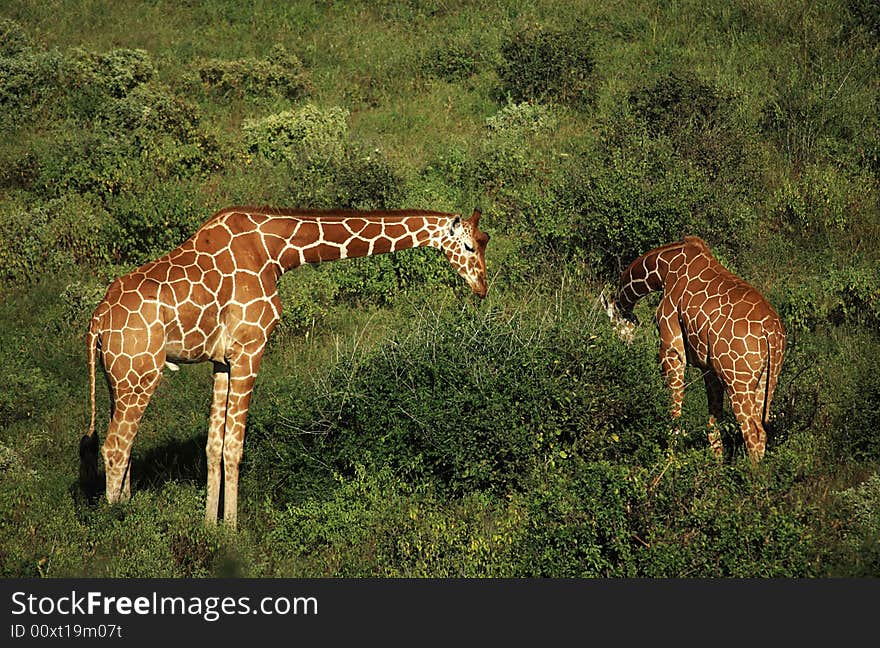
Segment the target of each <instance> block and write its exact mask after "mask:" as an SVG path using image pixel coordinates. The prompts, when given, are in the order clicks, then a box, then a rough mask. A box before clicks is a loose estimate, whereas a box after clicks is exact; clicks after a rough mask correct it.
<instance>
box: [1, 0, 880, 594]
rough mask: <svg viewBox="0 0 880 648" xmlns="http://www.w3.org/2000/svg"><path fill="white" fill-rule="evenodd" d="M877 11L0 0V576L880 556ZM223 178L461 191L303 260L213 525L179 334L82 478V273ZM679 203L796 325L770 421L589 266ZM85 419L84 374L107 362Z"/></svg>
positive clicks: (295, 190) (874, 561)
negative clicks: (175, 360)
mask: <svg viewBox="0 0 880 648" xmlns="http://www.w3.org/2000/svg"><path fill="white" fill-rule="evenodd" d="M878 116H880V11H878V9H877V5H876V3H874V2H869V1H868V0H836V1H833V2H821V3H816V2H807V1H796V2H782V1H768V2H763V3H755V2H744V1H743V2H734V3H729V2H723V3H722V2H714V1H711V0H710V1H709V2H706V1H703V2H691V1H687V2H677V3H650V2H640V1H637V0H636V1H627V2H570V3H565V4H564V5H560V3H557V2H528V3H525V2H514V1H504V0H477V1H472V2H465V1H464V0H461V1H456V0H450V1H447V2H443V1H435V2H431V1H427V0H425V1H420V0H385V1H383V2H348V3H331V2H292V3H290V2H288V3H282V2H269V1H268V0H265V1H256V2H252V3H248V4H247V6H246V7H245V6H243V5H241V3H234V2H226V1H221V0H215V1H213V2H199V3H186V2H184V3H181V2H163V1H159V0H156V1H152V2H141V3H125V5H124V6H123V5H121V4H120V3H113V2H106V1H99V0H82V1H80V2H75V3H70V2H68V3H47V2H15V3H12V2H0V350H2V354H3V357H4V358H5V363H6V365H5V370H4V371H3V372H0V575H2V576H5V577H25V576H28V577H29V576H48V577H58V576H172V577H204V576H218V575H237V576H258V577H263V576H429V577H434V576H648V577H653V576H673V577H684V576H701V577H719V576H758V577H765V576H766V577H771V576H804V577H826V576H839V575H844V576H878V575H880V470H878V467H880V337H878V334H880V288H878V286H880V245H878V242H880V193H878V191H880V187H878V181H880V128H878V126H880V124H878V121H880V117H878ZM230 204H271V205H276V206H286V207H352V208H362V209H373V208H402V207H407V208H423V209H436V210H444V211H462V212H466V213H470V210H472V209H473V207H474V206H480V207H481V208H482V210H483V214H484V216H483V220H482V222H481V227H483V228H484V229H485V230H486V231H488V232H489V233H490V234H491V237H492V240H491V243H490V244H489V247H488V250H487V255H486V256H487V264H488V270H489V275H490V282H491V285H490V293H489V296H488V298H487V299H486V300H485V301H483V302H480V303H478V302H477V301H476V300H475V299H474V298H473V297H471V296H470V295H469V290H468V289H467V287H466V286H465V285H464V284H463V282H461V281H460V279H459V278H458V277H456V276H455V275H454V273H453V271H452V270H451V269H450V268H449V267H448V264H447V263H446V262H445V260H444V259H443V258H442V256H441V255H439V254H436V253H435V251H433V250H413V251H406V252H401V253H399V254H395V255H385V256H380V257H373V258H368V259H357V260H349V261H343V262H338V263H328V264H324V265H320V266H310V267H303V268H299V269H297V270H295V271H293V272H291V273H289V274H288V275H286V276H285V277H284V278H283V280H282V282H281V296H282V300H283V303H284V317H283V320H282V322H281V324H280V326H279V327H278V329H276V332H275V334H274V337H273V339H272V340H271V342H270V346H269V350H268V352H267V356H266V359H265V361H264V362H263V366H262V369H261V373H260V376H259V378H258V381H257V387H256V393H255V396H254V400H253V403H252V407H251V411H250V417H249V421H248V433H247V439H246V445H245V453H244V461H243V464H242V476H241V492H240V495H239V533H238V534H237V535H234V536H233V535H229V534H226V533H224V532H223V530H222V529H214V530H207V529H205V528H204V527H203V523H202V520H203V508H204V495H205V478H206V469H205V458H204V445H205V440H206V433H207V419H208V409H209V403H210V392H211V388H210V384H211V378H210V368H209V367H208V366H207V365H196V366H188V367H183V368H182V369H181V371H179V372H177V373H174V374H168V375H166V376H165V377H164V378H163V381H162V384H161V385H160V387H159V389H158V391H157V393H156V395H155V396H154V397H153V400H152V402H151V404H150V407H149V408H148V410H147V413H146V415H145V417H144V419H143V423H142V426H141V429H140V432H139V434H138V438H137V440H136V443H135V446H134V452H133V460H132V463H133V468H132V470H133V477H132V491H133V497H132V500H131V501H130V502H129V503H127V504H125V505H121V506H114V507H110V506H108V505H107V504H106V503H105V502H102V501H98V502H90V501H87V499H86V498H84V496H83V495H82V494H81V493H80V491H79V488H78V485H77V476H78V454H77V448H78V442H79V438H80V436H81V435H82V434H83V433H84V431H85V430H86V429H87V427H88V419H89V407H88V374H87V367H86V348H85V340H84V337H85V336H84V333H85V327H86V323H87V321H88V318H89V316H90V314H91V311H92V309H93V308H94V306H95V304H96V303H97V301H98V300H99V299H100V297H101V295H102V293H103V290H104V288H105V286H106V285H107V283H108V282H109V281H110V280H111V279H112V278H113V277H115V276H117V275H119V274H122V273H124V272H126V271H128V270H130V269H132V268H133V267H135V266H137V265H138V264H140V263H142V262H144V261H146V260H149V259H151V258H154V257H156V256H158V255H159V254H161V253H163V252H165V251H167V250H169V249H171V248H172V247H174V246H175V245H177V244H178V243H179V242H181V241H182V240H184V239H185V238H186V237H188V236H189V235H190V234H191V233H192V232H193V231H194V230H195V229H196V228H197V227H198V226H199V225H200V224H201V223H202V222H203V221H204V220H205V219H207V218H208V217H209V216H210V215H211V214H212V213H213V212H214V211H216V210H218V209H220V208H222V207H225V206H227V205H230ZM684 234H695V235H699V236H701V237H703V238H704V239H705V240H706V241H707V242H708V243H709V245H710V246H711V247H712V248H713V250H714V251H715V253H716V255H717V256H718V257H719V258H720V259H722V260H723V261H724V263H725V264H726V265H727V266H728V267H730V268H731V269H732V270H734V271H735V272H737V273H738V274H740V275H741V276H742V277H744V278H745V279H747V280H748V281H750V282H751V283H753V284H754V285H755V286H756V287H758V288H759V289H760V290H761V291H762V292H763V293H764V294H765V296H766V297H767V298H768V299H769V300H770V301H771V302H772V303H773V304H774V306H775V307H776V308H777V310H778V311H779V312H780V314H781V316H782V317H783V319H784V322H785V325H786V327H787V329H788V332H789V348H788V353H787V358H786V361H785V366H784V369H783V373H782V376H781V379H780V386H779V388H778V390H777V396H776V400H775V402H774V404H773V412H774V414H775V419H774V422H773V425H772V430H771V438H770V442H769V447H768V453H767V456H766V458H765V460H764V461H763V462H762V463H761V464H760V466H758V467H757V468H752V467H751V465H750V463H749V461H748V458H747V457H746V456H745V453H744V450H743V447H742V441H741V439H740V438H739V433H738V431H737V429H736V425H735V423H734V421H733V418H732V416H731V415H730V413H729V412H728V413H727V414H726V415H725V420H724V421H723V428H724V442H725V454H726V458H725V462H724V464H723V465H718V464H717V463H716V462H715V461H714V459H713V457H712V456H711V453H710V451H709V450H708V444H707V442H706V438H705V419H706V415H707V412H706V404H705V395H704V394H703V390H702V384H701V382H702V381H700V379H699V378H700V376H699V373H698V372H696V371H695V370H689V373H688V376H687V380H688V381H691V382H692V383H694V384H692V385H691V386H689V387H688V389H687V390H686V393H685V414H684V416H683V422H682V425H681V427H682V428H683V429H684V434H683V435H682V436H681V437H677V438H675V439H673V438H672V437H671V436H670V428H671V422H670V420H669V418H668V414H667V410H668V400H669V397H668V394H667V392H666V390H665V388H664V385H663V381H662V378H661V376H660V372H659V366H658V363H657V345H658V340H657V336H656V333H655V332H654V330H653V328H652V327H651V326H650V325H649V324H647V323H648V322H650V321H651V317H652V309H653V307H654V305H655V304H656V302H657V299H656V297H654V298H649V299H646V300H644V303H642V304H640V306H639V307H638V310H637V312H638V314H639V315H640V319H641V320H642V321H643V322H645V323H646V324H644V325H643V326H642V327H641V328H640V329H639V331H638V333H637V335H636V340H635V342H634V343H633V344H632V345H625V344H623V343H622V342H620V340H619V339H617V338H616V336H614V334H613V332H612V331H611V329H610V326H609V324H608V322H607V318H606V317H605V316H604V313H603V312H602V311H601V309H600V307H599V303H598V295H599V293H600V292H601V290H602V288H603V287H604V286H606V285H608V284H612V283H614V282H616V279H617V276H618V273H619V272H620V270H621V268H622V267H625V265H626V264H627V263H628V262H629V261H630V260H632V259H633V258H634V257H635V256H637V255H638V254H640V253H642V252H644V251H646V250H648V249H650V248H651V247H654V246H656V245H659V244H662V243H666V242H669V241H672V240H675V239H678V238H680V237H681V236H682V235H684ZM98 406H99V417H98V426H99V430H101V431H103V429H104V428H105V426H106V423H107V412H108V407H109V403H108V398H107V394H106V390H105V389H104V385H103V384H100V383H99V385H98Z"/></svg>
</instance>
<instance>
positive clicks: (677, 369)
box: [660, 347, 685, 436]
mask: <svg viewBox="0 0 880 648" xmlns="http://www.w3.org/2000/svg"><path fill="white" fill-rule="evenodd" d="M660 368H661V370H662V371H663V378H664V380H665V381H666V386H667V388H668V389H669V392H670V398H671V405H670V409H669V415H670V417H671V418H672V420H673V428H672V435H673V436H678V435H680V434H681V430H680V428H679V427H678V424H677V421H678V419H679V418H680V417H681V404H682V402H683V401H684V369H685V360H684V357H683V354H681V355H680V354H679V352H678V350H677V349H676V348H675V347H665V348H661V350H660Z"/></svg>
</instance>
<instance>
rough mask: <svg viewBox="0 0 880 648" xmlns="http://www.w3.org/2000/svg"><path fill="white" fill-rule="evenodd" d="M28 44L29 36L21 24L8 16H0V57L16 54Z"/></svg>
mask: <svg viewBox="0 0 880 648" xmlns="http://www.w3.org/2000/svg"><path fill="white" fill-rule="evenodd" d="M30 44H31V43H30V37H28V35H27V33H26V32H25V30H24V28H23V27H22V26H21V25H19V24H18V23H17V22H15V21H14V20H10V19H9V18H0V57H7V56H17V55H19V54H21V53H22V52H24V51H25V50H26V49H28V48H29V47H30Z"/></svg>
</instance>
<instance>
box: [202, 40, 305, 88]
mask: <svg viewBox="0 0 880 648" xmlns="http://www.w3.org/2000/svg"><path fill="white" fill-rule="evenodd" d="M198 74H199V79H200V80H201V82H202V83H203V84H204V86H205V87H206V88H207V89H208V90H209V91H210V92H212V93H216V94H219V95H221V96H225V97H235V98H243V97H252V96H256V97H262V96H270V97H271V96H274V97H280V98H283V99H290V100H296V99H299V98H301V97H303V96H305V95H307V94H308V93H309V88H310V81H309V75H308V73H307V72H306V70H305V68H304V66H303V64H302V61H300V60H299V58H297V57H296V55H294V54H291V53H289V52H287V50H285V49H284V47H283V46H282V45H275V46H274V47H273V49H272V52H271V53H270V55H269V56H268V58H266V59H255V58H243V59H237V60H231V61H227V60H221V59H210V60H207V61H202V62H201V63H199V65H198Z"/></svg>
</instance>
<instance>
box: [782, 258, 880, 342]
mask: <svg viewBox="0 0 880 648" xmlns="http://www.w3.org/2000/svg"><path fill="white" fill-rule="evenodd" d="M878 282H880V276H878V273H877V271H876V269H874V268H871V267H869V266H866V265H863V264H858V263H855V264H853V265H852V266H848V267H846V268H843V269H834V270H830V271H829V272H828V273H827V274H825V275H824V276H821V277H818V276H805V277H802V278H801V279H800V280H799V281H798V283H797V284H794V285H789V286H786V287H785V288H784V289H783V290H782V291H781V292H780V295H779V298H778V300H777V301H778V310H779V315H780V317H782V320H783V322H785V325H786V327H787V328H788V329H789V331H791V332H793V333H801V332H807V331H815V330H816V328H817V327H819V326H820V325H821V326H841V325H849V326H864V327H866V328H868V329H869V330H876V328H877V326H878V324H880V289H878V285H880V284H878Z"/></svg>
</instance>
